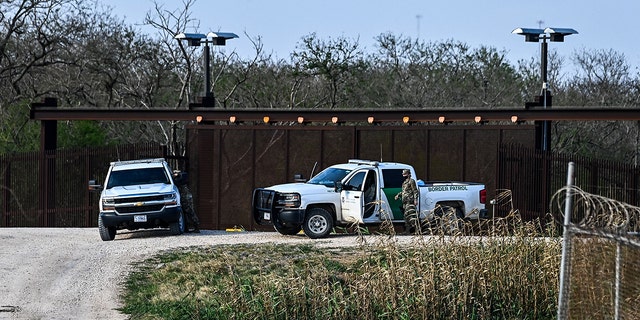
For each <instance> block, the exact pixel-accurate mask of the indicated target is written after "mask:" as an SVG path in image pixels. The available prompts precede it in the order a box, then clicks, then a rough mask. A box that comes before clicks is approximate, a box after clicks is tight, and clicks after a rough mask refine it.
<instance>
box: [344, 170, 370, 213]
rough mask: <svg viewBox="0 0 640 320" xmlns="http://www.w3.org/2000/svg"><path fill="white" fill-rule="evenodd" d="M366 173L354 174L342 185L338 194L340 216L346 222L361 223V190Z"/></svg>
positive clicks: (362, 200) (362, 202)
mask: <svg viewBox="0 0 640 320" xmlns="http://www.w3.org/2000/svg"><path fill="white" fill-rule="evenodd" d="M366 175H367V171H360V172H356V173H355V174H354V175H352V176H351V178H349V180H348V181H346V182H345V183H344V184H343V187H342V191H341V192H340V202H341V207H342V216H343V218H344V220H346V221H352V222H358V223H362V212H363V206H364V197H363V192H362V190H363V188H364V181H365V177H366Z"/></svg>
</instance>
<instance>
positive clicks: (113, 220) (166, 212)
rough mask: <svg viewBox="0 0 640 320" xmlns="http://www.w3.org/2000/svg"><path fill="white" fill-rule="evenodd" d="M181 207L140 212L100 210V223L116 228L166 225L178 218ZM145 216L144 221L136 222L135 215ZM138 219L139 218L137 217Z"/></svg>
mask: <svg viewBox="0 0 640 320" xmlns="http://www.w3.org/2000/svg"><path fill="white" fill-rule="evenodd" d="M181 213H182V208H180V207H179V206H176V207H169V208H166V207H165V208H164V209H163V210H161V211H156V212H141V213H136V214H117V213H115V212H113V211H108V212H100V217H101V218H102V223H103V225H104V226H105V227H116V228H118V229H129V230H135V229H147V228H156V227H168V226H169V225H170V224H171V223H175V222H178V221H179V220H180V214H181ZM137 216H138V217H141V216H145V219H144V220H146V221H144V222H138V221H136V220H137V219H136V217H137ZM138 219H140V218H138Z"/></svg>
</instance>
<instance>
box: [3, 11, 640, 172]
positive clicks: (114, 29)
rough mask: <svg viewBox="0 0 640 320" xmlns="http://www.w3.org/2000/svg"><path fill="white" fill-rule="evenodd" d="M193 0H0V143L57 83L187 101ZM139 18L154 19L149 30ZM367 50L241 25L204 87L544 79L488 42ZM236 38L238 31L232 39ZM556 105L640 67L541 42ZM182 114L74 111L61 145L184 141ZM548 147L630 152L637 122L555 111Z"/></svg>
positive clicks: (391, 40) (105, 94)
mask: <svg viewBox="0 0 640 320" xmlns="http://www.w3.org/2000/svg"><path fill="white" fill-rule="evenodd" d="M194 2H195V0H185V1H183V2H182V4H181V6H180V7H178V8H167V7H165V6H164V5H161V4H159V3H158V2H155V3H153V4H152V5H151V6H152V7H151V8H149V11H148V13H147V15H146V18H145V22H144V23H145V25H146V28H145V30H147V31H145V32H143V31H142V30H141V29H140V28H139V27H138V26H135V25H132V24H129V23H127V22H125V21H124V20H123V18H120V17H118V16H116V15H114V14H113V13H112V11H111V9H110V8H109V7H105V6H102V5H100V3H99V2H97V1H96V0H89V1H86V0H46V1H45V0H5V1H2V2H0V31H1V32H0V83H1V85H0V122H2V124H1V125H0V153H6V152H16V151H27V150H37V149H38V143H39V138H38V135H39V123H36V122H33V121H30V120H29V108H30V104H31V103H32V102H38V101H40V100H41V99H42V98H44V97H56V98H57V99H58V104H59V107H60V108H100V109H187V108H188V104H189V102H193V101H195V100H196V99H197V98H198V97H199V96H202V95H203V90H202V88H203V87H204V86H203V81H204V69H203V63H202V47H199V48H198V47H188V46H186V44H183V43H181V42H179V41H177V40H176V39H174V36H175V35H176V34H178V33H181V32H195V30H192V29H194V26H195V28H197V26H198V25H199V21H197V20H196V19H195V18H193V16H192V7H193V4H194ZM148 30H152V31H151V32H149V31H148ZM375 40H376V43H375V47H374V49H373V50H365V49H364V48H363V47H362V46H361V45H360V44H359V42H358V40H357V39H350V38H346V37H337V38H328V39H323V38H320V37H318V36H317V35H316V34H314V33H309V34H307V35H302V36H301V38H300V40H299V42H298V43H297V46H296V49H295V50H294V51H293V52H291V53H290V56H289V57H288V59H282V58H275V57H274V55H273V54H271V53H269V52H265V50H264V46H263V43H262V40H261V38H260V37H259V36H254V35H249V34H244V35H243V37H242V41H250V42H251V44H252V47H253V49H254V53H253V55H252V57H251V58H241V57H239V56H238V55H237V54H236V53H235V52H224V51H222V52H221V51H215V50H214V51H212V55H213V58H212V59H211V62H212V66H211V72H212V73H211V80H212V81H211V88H212V92H213V96H214V98H215V102H216V107H218V108H227V109H240V108H275V109H300V108H308V109H355V108H363V109H381V110H388V109H401V108H407V109H437V108H442V109H453V108H513V107H519V106H522V107H524V103H525V101H532V100H533V99H534V96H536V95H539V94H540V91H541V77H540V61H538V60H536V58H534V57H532V58H531V59H529V60H521V61H517V62H516V63H515V64H514V63H511V62H510V61H508V60H507V59H506V52H504V51H500V50H498V49H496V48H494V47H491V46H481V47H476V48H474V47H470V46H468V45H467V44H465V43H462V42H459V41H455V40H446V41H428V40H424V39H412V38H411V37H407V36H402V35H396V34H393V33H381V34H380V35H378V36H377V37H376V39H375ZM236 41H237V40H236ZM548 79H549V86H550V88H551V90H552V94H553V96H554V98H553V105H554V107H561V106H575V107H584V108H585V109H587V110H588V108H590V107H599V106H605V107H606V106H616V107H628V108H635V107H637V106H638V105H639V103H640V101H639V100H640V95H639V91H640V74H639V73H638V70H632V67H631V66H630V64H629V63H628V61H627V60H626V57H625V56H624V55H623V54H621V53H619V52H617V51H615V50H614V49H610V50H590V49H584V50H582V51H579V52H574V53H573V54H571V55H570V56H560V55H559V54H557V52H556V51H554V50H551V51H550V52H549V72H548ZM184 126H185V124H184V123H181V122H178V121H156V122H153V121H149V122H143V123H128V122H121V121H112V122H108V121H105V122H95V121H74V122H68V123H65V124H64V125H61V126H59V129H58V130H59V142H58V145H59V147H85V146H100V145H108V144H118V143H135V142H141V141H155V142H160V143H163V144H166V145H168V146H170V148H171V150H172V152H174V153H180V152H183V150H182V149H181V148H180V145H181V141H182V140H183V139H184ZM552 130H553V132H552V137H553V141H552V149H553V150H555V151H561V152H569V153H577V154H580V155H586V156H594V157H600V158H606V159H612V160H621V161H633V162H634V163H637V162H638V156H639V154H640V123H637V122H632V121H611V122H605V121H599V122H556V123H553V128H552Z"/></svg>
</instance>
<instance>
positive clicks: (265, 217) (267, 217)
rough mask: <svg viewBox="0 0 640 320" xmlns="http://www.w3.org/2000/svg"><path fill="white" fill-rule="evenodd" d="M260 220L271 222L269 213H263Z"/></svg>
mask: <svg viewBox="0 0 640 320" xmlns="http://www.w3.org/2000/svg"><path fill="white" fill-rule="evenodd" d="M262 218H264V220H271V213H269V212H264V214H263V215H262Z"/></svg>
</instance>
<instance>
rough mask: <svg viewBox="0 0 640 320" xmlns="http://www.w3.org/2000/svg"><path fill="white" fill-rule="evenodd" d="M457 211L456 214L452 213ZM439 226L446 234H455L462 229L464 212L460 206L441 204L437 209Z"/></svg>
mask: <svg viewBox="0 0 640 320" xmlns="http://www.w3.org/2000/svg"><path fill="white" fill-rule="evenodd" d="M453 212H455V214H452V213H453ZM435 214H436V221H437V227H438V228H440V229H441V230H442V231H443V232H444V233H445V234H448V235H454V234H456V233H458V232H460V230H462V218H463V215H464V213H463V212H462V209H460V208H459V207H450V206H439V207H437V208H436V209H435Z"/></svg>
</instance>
